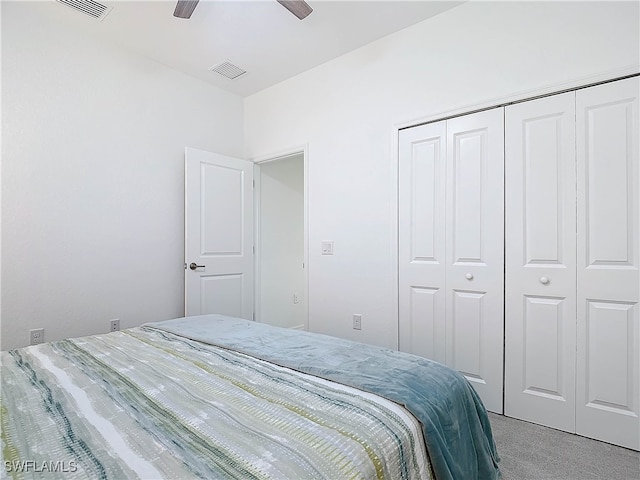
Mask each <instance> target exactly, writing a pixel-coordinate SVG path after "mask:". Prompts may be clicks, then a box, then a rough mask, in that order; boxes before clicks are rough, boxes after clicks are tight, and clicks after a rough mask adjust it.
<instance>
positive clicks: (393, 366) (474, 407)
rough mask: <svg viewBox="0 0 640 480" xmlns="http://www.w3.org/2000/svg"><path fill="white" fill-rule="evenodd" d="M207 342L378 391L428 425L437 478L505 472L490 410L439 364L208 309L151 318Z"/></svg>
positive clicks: (481, 479) (469, 479)
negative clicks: (176, 316)
mask: <svg viewBox="0 0 640 480" xmlns="http://www.w3.org/2000/svg"><path fill="white" fill-rule="evenodd" d="M145 327H146V328H149V327H150V328H156V329H160V330H164V331H167V332H171V333H174V334H177V335H181V336H183V337H187V338H191V339H193V340H197V341H200V342H204V343H209V344H212V345H217V346H220V347H224V348H228V349H232V350H236V351H239V352H242V353H245V354H247V355H251V356H254V357H257V358H260V359H262V360H265V361H268V362H271V363H275V364H277V365H280V366H283V367H288V368H292V369H295V370H298V371H301V372H304V373H308V374H311V375H315V376H317V377H321V378H325V379H327V380H331V381H334V382H338V383H342V384H344V385H348V386H351V387H355V388H358V389H361V390H364V391H368V392H371V393H375V394H377V395H380V396H382V397H385V398H387V399H389V400H393V401H395V402H396V403H399V404H401V405H403V406H405V407H406V408H407V409H408V410H409V411H410V412H411V413H412V414H413V415H414V416H415V417H416V418H417V419H418V420H419V421H420V422H421V424H422V428H423V433H424V438H425V442H426V446H427V451H428V454H429V460H430V462H431V465H432V467H433V470H434V474H435V477H436V479H437V480H452V479H455V480H473V479H477V480H496V479H498V478H501V475H500V470H499V469H498V461H499V458H498V454H497V451H496V446H495V442H494V440H493V435H492V433H491V426H490V423H489V418H488V416H487V412H486V410H485V408H484V406H483V405H482V402H481V401H480V398H479V397H478V395H477V394H476V392H475V390H474V389H473V387H472V386H471V385H470V384H469V382H468V381H467V380H466V379H465V378H464V377H463V376H462V375H461V374H459V373H458V372H456V371H454V370H452V369H450V368H448V367H446V366H444V365H442V364H439V363H437V362H434V361H431V360H427V359H425V358H422V357H418V356H415V355H410V354H407V353H402V352H398V351H395V350H390V349H387V348H381V347H377V346H373V345H366V344H363V343H357V342H352V341H349V340H344V339H340V338H335V337H330V336H327V335H320V334H315V333H309V332H304V331H300V330H292V329H285V328H278V327H272V326H269V325H265V324H261V323H256V322H251V321H248V320H242V319H238V318H232V317H226V316H223V315H202V316H197V317H186V318H179V319H175V320H167V321H164V322H155V323H148V324H146V325H145Z"/></svg>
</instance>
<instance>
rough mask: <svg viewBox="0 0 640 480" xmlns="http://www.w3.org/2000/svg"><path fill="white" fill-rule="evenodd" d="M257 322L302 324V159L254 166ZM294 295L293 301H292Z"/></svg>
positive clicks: (281, 324) (292, 157)
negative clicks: (257, 201)
mask: <svg viewBox="0 0 640 480" xmlns="http://www.w3.org/2000/svg"><path fill="white" fill-rule="evenodd" d="M259 191H260V193H259V195H260V212H259V215H260V241H259V248H260V252H259V258H260V267H259V268H260V296H259V298H258V299H257V301H258V302H259V316H258V317H257V319H258V320H259V321H260V322H264V323H268V324H270V325H277V326H280V327H298V328H300V327H304V326H305V324H306V318H305V317H306V308H307V307H306V299H305V275H304V269H303V268H302V264H303V262H304V157H303V156H302V155H294V156H291V157H287V158H284V159H281V160H276V161H271V162H265V163H262V164H261V165H260V188H259ZM294 293H296V294H297V296H298V303H294V302H293V295H294Z"/></svg>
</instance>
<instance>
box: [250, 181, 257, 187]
mask: <svg viewBox="0 0 640 480" xmlns="http://www.w3.org/2000/svg"><path fill="white" fill-rule="evenodd" d="M251 185H253V188H256V181H255V180H251Z"/></svg>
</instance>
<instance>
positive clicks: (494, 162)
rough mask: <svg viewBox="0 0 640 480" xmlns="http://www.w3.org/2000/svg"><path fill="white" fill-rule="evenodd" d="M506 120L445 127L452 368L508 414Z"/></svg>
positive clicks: (478, 118) (461, 121) (481, 118)
mask: <svg viewBox="0 0 640 480" xmlns="http://www.w3.org/2000/svg"><path fill="white" fill-rule="evenodd" d="M503 142H504V116H503V109H502V108H497V109H493V110H488V111H485V112H480V113H476V114H471V115H465V116H462V117H457V118H454V119H451V120H448V121H447V204H446V261H447V265H446V311H447V316H446V363H447V365H449V366H451V367H452V368H455V369H456V370H459V371H460V372H462V373H463V374H464V375H465V376H466V377H467V379H468V380H469V381H470V382H471V384H472V385H473V386H474V387H475V389H476V391H477V392H478V393H479V394H480V397H481V398H482V400H483V402H484V404H485V406H486V408H487V409H488V410H491V411H493V412H497V413H502V411H503V402H502V398H503V395H502V387H503V342H504V328H503V288H504V146H503Z"/></svg>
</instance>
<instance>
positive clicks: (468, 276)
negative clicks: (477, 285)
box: [465, 273, 473, 280]
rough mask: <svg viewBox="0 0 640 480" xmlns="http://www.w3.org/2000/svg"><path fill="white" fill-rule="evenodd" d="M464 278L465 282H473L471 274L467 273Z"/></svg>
mask: <svg viewBox="0 0 640 480" xmlns="http://www.w3.org/2000/svg"><path fill="white" fill-rule="evenodd" d="M465 278H466V279H467V280H473V273H467V274H466V275H465Z"/></svg>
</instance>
